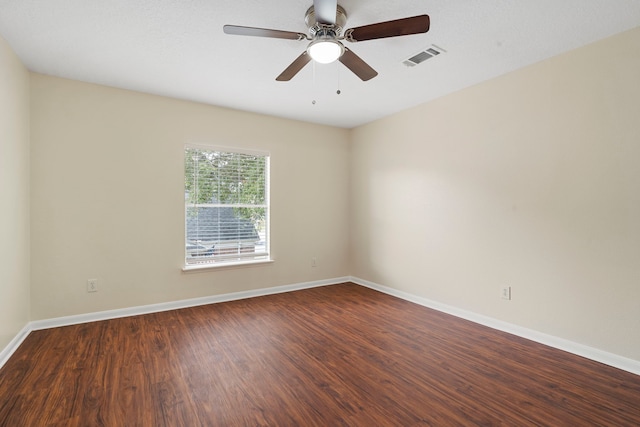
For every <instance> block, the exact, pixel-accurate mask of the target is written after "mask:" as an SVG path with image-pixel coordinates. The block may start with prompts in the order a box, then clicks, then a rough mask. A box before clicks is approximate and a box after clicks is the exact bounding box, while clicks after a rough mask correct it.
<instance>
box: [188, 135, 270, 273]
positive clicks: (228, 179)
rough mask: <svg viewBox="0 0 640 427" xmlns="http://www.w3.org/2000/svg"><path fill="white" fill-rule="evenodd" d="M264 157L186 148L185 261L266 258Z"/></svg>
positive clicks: (210, 261)
mask: <svg viewBox="0 0 640 427" xmlns="http://www.w3.org/2000/svg"><path fill="white" fill-rule="evenodd" d="M267 174H268V157H267V156H266V155H250V154H245V153H235V152H228V151H217V150H206V149H202V148H192V147H188V148H186V149H185V222H186V223H185V229H186V233H185V234H186V242H185V249H186V263H187V264H194V263H197V264H201V263H214V262H222V261H234V260H236V261H237V260H242V259H249V260H251V259H256V258H268V247H269V245H268V232H267V231H268V210H269V208H268V188H267V183H268V177H267Z"/></svg>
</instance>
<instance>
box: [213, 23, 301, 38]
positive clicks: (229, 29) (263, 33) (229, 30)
mask: <svg viewBox="0 0 640 427" xmlns="http://www.w3.org/2000/svg"><path fill="white" fill-rule="evenodd" d="M222 29H223V30H224V32H225V34H232V35H234V36H254V37H271V38H275V39H288V40H304V39H306V38H307V36H306V34H303V33H294V32H293V31H282V30H270V29H268V28H256V27H241V26H239V25H225V26H224V27H222Z"/></svg>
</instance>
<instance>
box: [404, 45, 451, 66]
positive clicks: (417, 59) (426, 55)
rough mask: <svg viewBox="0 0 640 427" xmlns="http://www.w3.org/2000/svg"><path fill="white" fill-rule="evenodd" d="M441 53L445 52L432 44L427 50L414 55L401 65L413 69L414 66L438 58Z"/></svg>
mask: <svg viewBox="0 0 640 427" xmlns="http://www.w3.org/2000/svg"><path fill="white" fill-rule="evenodd" d="M443 52H446V50H444V49H442V48H441V47H438V46H436V45H434V44H432V45H431V46H430V47H428V48H427V49H425V50H423V51H422V52H418V53H416V54H415V55H413V56H412V57H411V58H409V59H407V60H406V61H403V62H402V63H403V64H404V65H406V66H407V67H415V66H416V65H418V64H421V63H423V62H424V61H426V60H427V59H431V58H433V57H435V56H438V55H440V54H441V53H443Z"/></svg>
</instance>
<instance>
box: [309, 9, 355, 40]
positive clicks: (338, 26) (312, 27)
mask: <svg viewBox="0 0 640 427" xmlns="http://www.w3.org/2000/svg"><path fill="white" fill-rule="evenodd" d="M304 23H305V24H306V25H307V27H308V28H309V34H311V36H312V37H315V36H316V33H318V32H320V33H323V34H326V32H324V31H326V30H332V31H333V35H334V37H338V36H340V33H341V32H342V30H343V29H344V26H345V24H346V23H347V12H346V11H345V10H344V8H343V7H342V6H340V5H338V7H337V9H336V21H335V24H333V25H328V24H321V23H319V22H318V21H317V19H316V12H315V9H314V7H313V6H311V7H310V8H309V9H308V10H307V12H306V13H305V15H304Z"/></svg>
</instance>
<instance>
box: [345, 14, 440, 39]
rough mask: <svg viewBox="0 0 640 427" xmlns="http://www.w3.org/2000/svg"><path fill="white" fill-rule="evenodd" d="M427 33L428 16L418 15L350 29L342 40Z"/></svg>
mask: <svg viewBox="0 0 640 427" xmlns="http://www.w3.org/2000/svg"><path fill="white" fill-rule="evenodd" d="M427 31H429V15H418V16H412V17H411V18H403V19H396V20H393V21H386V22H378V23H377V24H371V25H364V26H362V27H356V28H351V29H349V30H347V31H345V32H344V38H345V39H346V40H348V41H350V42H361V41H365V40H373V39H383V38H385V37H397V36H408V35H410V34H419V33H426V32H427Z"/></svg>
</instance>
